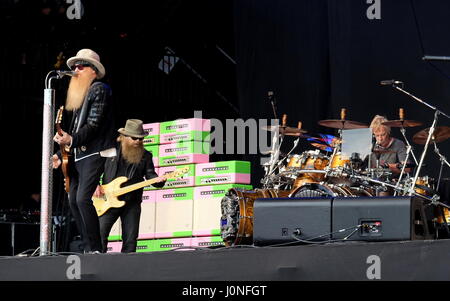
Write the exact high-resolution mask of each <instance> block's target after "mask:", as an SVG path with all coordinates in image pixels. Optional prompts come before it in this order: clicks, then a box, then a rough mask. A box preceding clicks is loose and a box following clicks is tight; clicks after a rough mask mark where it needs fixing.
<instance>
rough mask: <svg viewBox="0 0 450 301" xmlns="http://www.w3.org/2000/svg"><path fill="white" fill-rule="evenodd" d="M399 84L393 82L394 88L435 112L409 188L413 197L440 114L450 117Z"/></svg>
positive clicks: (409, 192)
mask: <svg viewBox="0 0 450 301" xmlns="http://www.w3.org/2000/svg"><path fill="white" fill-rule="evenodd" d="M397 83H399V84H403V83H402V82H398V81H392V87H394V88H395V89H397V90H399V91H400V92H403V93H405V94H406V95H408V96H410V97H411V98H413V99H414V100H417V101H418V102H420V103H421V104H423V105H425V106H427V107H429V108H430V109H432V110H433V111H434V120H433V123H432V125H431V127H430V130H429V132H428V137H427V141H426V143H425V146H424V149H423V152H422V156H421V158H420V162H419V163H418V164H417V170H416V174H415V175H414V180H413V182H412V184H411V187H410V188H409V191H408V194H409V195H410V196H411V195H413V194H416V193H415V192H414V187H415V186H416V181H417V178H418V177H419V173H420V169H421V168H422V164H423V161H424V159H425V155H426V153H427V150H428V145H429V144H430V140H431V137H432V136H433V134H434V130H435V128H436V124H437V120H438V116H439V114H441V115H444V116H445V117H447V118H449V119H450V116H448V115H447V114H445V113H444V112H442V111H441V110H438V109H437V108H436V107H434V106H432V105H430V104H428V103H426V102H425V101H423V100H422V99H420V98H418V97H416V96H414V95H412V94H411V93H409V92H407V91H405V90H404V89H403V88H400V87H399V86H398V84H397Z"/></svg>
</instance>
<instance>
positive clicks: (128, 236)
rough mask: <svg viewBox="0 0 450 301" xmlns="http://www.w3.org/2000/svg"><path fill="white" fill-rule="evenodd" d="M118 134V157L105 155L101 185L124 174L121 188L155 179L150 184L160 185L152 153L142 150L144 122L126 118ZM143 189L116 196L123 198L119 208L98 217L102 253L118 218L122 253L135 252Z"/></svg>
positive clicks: (99, 189)
mask: <svg viewBox="0 0 450 301" xmlns="http://www.w3.org/2000/svg"><path fill="white" fill-rule="evenodd" d="M118 132H119V133H120V136H119V137H118V138H117V141H118V145H117V149H116V152H117V156H114V157H110V158H107V160H106V162H105V171H104V174H103V182H102V184H108V183H110V182H111V181H113V180H114V179H115V178H117V177H120V176H125V177H127V178H128V181H127V182H125V183H123V184H122V187H124V186H128V185H131V184H134V183H138V182H142V181H143V180H144V178H145V179H146V180H149V179H152V178H156V179H155V180H157V182H156V183H155V184H153V186H155V187H158V188H161V187H163V186H164V184H165V181H166V178H164V177H158V175H157V174H156V172H155V168H154V165H153V161H152V154H151V153H150V152H149V151H147V150H145V149H144V145H143V139H144V137H145V136H146V134H145V132H144V129H143V122H142V121H141V120H139V119H129V120H127V122H126V124H125V127H124V128H120V129H119V130H118ZM103 194H104V191H103V189H102V187H101V186H100V185H99V186H97V189H96V191H95V193H94V196H96V197H101V196H102V195H103ZM142 194H143V188H141V189H137V190H134V191H131V192H128V193H126V194H124V195H122V196H120V197H119V199H120V200H122V201H125V205H124V206H122V207H120V208H110V209H109V210H108V211H107V212H105V213H104V214H103V215H101V216H100V217H99V219H100V235H101V240H102V248H103V249H102V252H104V253H105V252H106V248H107V244H108V236H109V232H110V231H111V228H112V226H113V225H114V223H115V222H116V221H117V219H118V218H119V217H120V219H121V222H122V238H123V243H122V250H121V252H122V253H130V252H135V251H136V245H137V237H138V234H139V220H140V216H141V202H142Z"/></svg>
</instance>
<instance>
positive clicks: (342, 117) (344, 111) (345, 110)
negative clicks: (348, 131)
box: [341, 108, 347, 120]
mask: <svg viewBox="0 0 450 301" xmlns="http://www.w3.org/2000/svg"><path fill="white" fill-rule="evenodd" d="M346 113H347V109H345V108H342V109H341V120H345V115H346Z"/></svg>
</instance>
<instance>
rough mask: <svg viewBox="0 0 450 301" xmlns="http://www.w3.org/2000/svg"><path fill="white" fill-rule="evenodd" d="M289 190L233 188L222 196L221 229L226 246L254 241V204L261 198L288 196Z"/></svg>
mask: <svg viewBox="0 0 450 301" xmlns="http://www.w3.org/2000/svg"><path fill="white" fill-rule="evenodd" d="M288 194H289V190H275V189H255V190H245V191H243V190H240V189H236V188H231V189H230V190H229V191H228V192H227V194H226V195H225V196H224V197H223V198H222V201H221V210H222V217H221V219H220V230H221V236H222V239H223V241H224V242H225V245H226V246H232V245H239V244H252V243H253V204H254V202H255V200H256V199H260V198H277V197H287V196H288Z"/></svg>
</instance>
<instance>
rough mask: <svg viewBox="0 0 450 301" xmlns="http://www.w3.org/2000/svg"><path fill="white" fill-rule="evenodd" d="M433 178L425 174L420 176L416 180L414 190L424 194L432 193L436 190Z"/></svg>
mask: <svg viewBox="0 0 450 301" xmlns="http://www.w3.org/2000/svg"><path fill="white" fill-rule="evenodd" d="M433 182H434V181H433V179H432V178H430V177H428V176H424V177H418V178H417V180H416V185H415V186H414V191H415V192H417V193H420V194H423V195H428V196H430V195H432V194H433V190H434V185H433Z"/></svg>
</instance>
